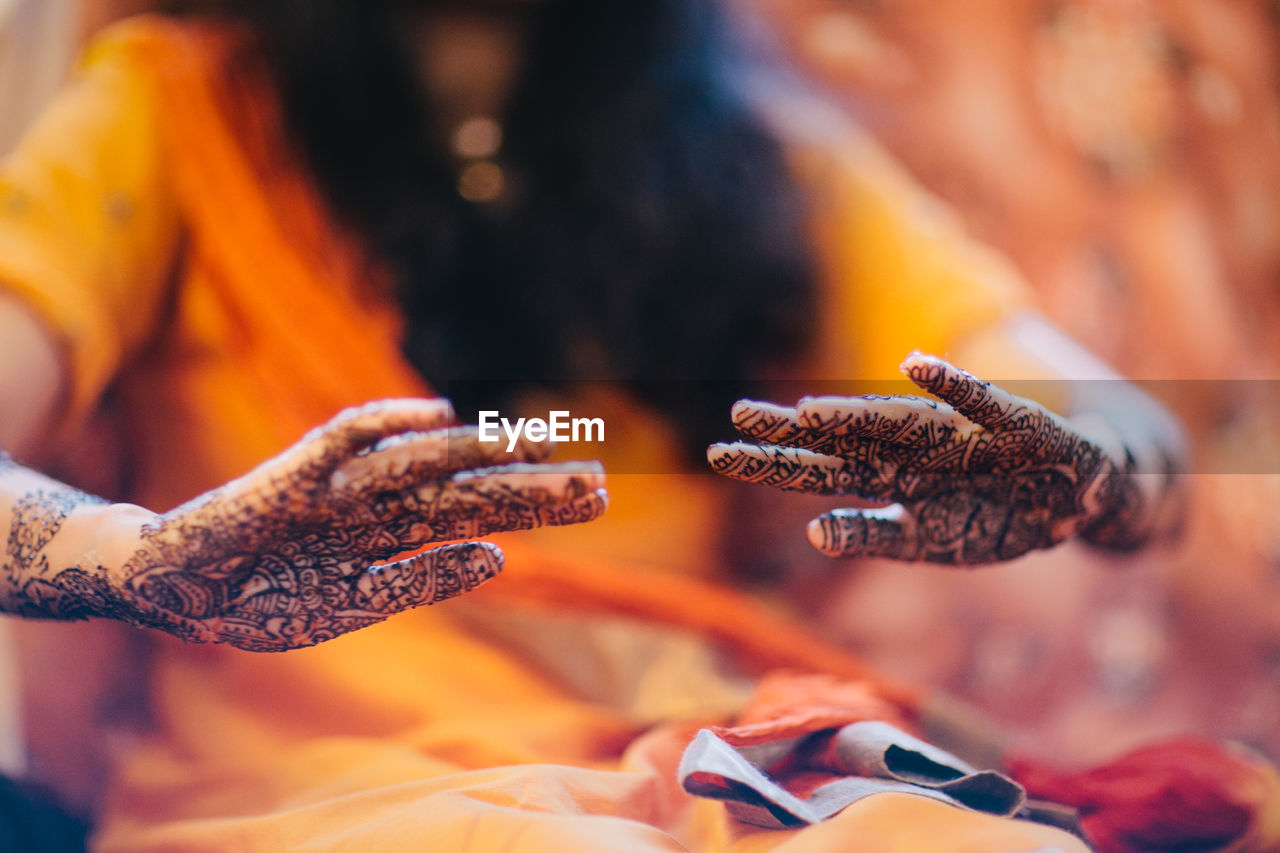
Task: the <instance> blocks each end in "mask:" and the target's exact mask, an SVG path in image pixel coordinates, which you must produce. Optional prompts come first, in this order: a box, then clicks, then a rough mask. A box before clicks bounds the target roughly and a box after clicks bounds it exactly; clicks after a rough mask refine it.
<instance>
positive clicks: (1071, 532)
mask: <svg viewBox="0 0 1280 853" xmlns="http://www.w3.org/2000/svg"><path fill="white" fill-rule="evenodd" d="M902 369H903V372H904V373H905V374H906V375H907V377H908V378H909V379H911V381H912V382H914V383H915V384H916V385H918V386H919V387H920V388H922V389H923V390H925V391H927V392H929V393H930V394H933V395H935V396H936V397H938V398H940V399H941V400H942V401H943V402H938V401H936V400H931V399H928V398H925V397H913V396H891V397H817V398H806V399H803V400H801V401H800V403H799V404H798V405H797V406H796V407H795V408H794V409H790V408H785V407H782V406H777V405H774V404H771V403H757V402H752V401H748V400H742V401H739V402H738V403H737V404H736V405H735V406H734V407H733V412H732V418H733V424H734V426H735V427H736V428H737V430H738V431H739V432H741V433H742V434H743V435H744V436H746V437H747V438H749V439H751V440H752V441H754V442H761V444H748V443H744V442H735V443H730V444H715V445H712V446H711V447H710V448H709V449H708V454H707V455H708V459H709V460H710V462H711V465H712V467H713V468H714V469H715V470H716V471H718V472H719V473H721V474H724V475H726V476H729V477H733V478H735V479H738V480H745V481H747V482H752V483H763V484H766V485H770V486H775V487H777V488H781V489H787V490H792V491H801V492H810V493H815V494H825V495H856V496H858V497H860V498H864V499H867V500H871V501H876V502H885V503H888V504H889V506H886V507H881V508H876V509H838V510H835V511H833V512H829V513H827V514H825V515H822V516H820V517H818V518H816V519H814V520H813V521H812V522H810V524H809V531H808V532H809V541H810V543H812V544H813V546H814V547H815V548H817V549H818V550H820V551H822V552H823V553H825V554H829V555H831V556H867V557H890V558H893V559H898V560H924V561H929V562H934V563H948V564H964V565H976V564H982V563H991V562H996V561H999V560H1009V559H1012V558H1014V557H1018V556H1020V555H1022V554H1025V553H1026V552H1028V551H1031V550H1033V549H1037V548H1049V547H1052V546H1053V545H1056V544H1058V543H1059V542H1062V541H1063V540H1065V539H1068V538H1070V537H1072V536H1075V535H1077V534H1084V535H1085V536H1089V534H1090V533H1091V532H1095V531H1096V532H1097V533H1098V539H1099V541H1104V540H1107V539H1111V540H1112V544H1119V543H1120V541H1121V540H1122V539H1123V538H1124V537H1125V536H1130V537H1131V538H1133V534H1134V531H1136V530H1137V529H1138V528H1140V527H1142V526H1143V525H1142V518H1143V517H1144V516H1145V515H1146V514H1147V512H1146V510H1147V507H1145V504H1146V503H1147V496H1146V495H1145V494H1144V489H1142V488H1139V484H1138V483H1137V482H1136V477H1135V476H1134V474H1133V461H1132V459H1131V458H1130V457H1129V455H1128V454H1127V453H1126V451H1125V449H1124V448H1123V447H1122V446H1119V445H1118V443H1116V442H1114V441H1113V442H1112V445H1113V446H1112V447H1109V448H1104V447H1103V445H1102V444H1101V443H1100V442H1099V441H1098V440H1094V439H1092V438H1091V437H1090V436H1088V435H1086V434H1085V433H1084V432H1082V430H1081V429H1080V427H1078V426H1077V425H1074V424H1072V423H1071V422H1070V421H1067V420H1065V419H1063V418H1061V417H1059V416H1058V415H1055V414H1053V413H1052V412H1050V411H1048V410H1046V409H1044V408H1043V407H1041V406H1040V405H1038V404H1036V403H1034V402H1031V401H1030V400H1025V399H1022V398H1020V397H1015V396H1013V395H1011V394H1009V393H1007V392H1005V391H1003V390H1002V389H1000V388H998V387H996V386H994V385H991V384H990V383H988V382H983V381H982V380H980V379H977V378H975V377H974V376H972V375H970V374H968V373H966V372H965V371H963V370H960V369H959V368H956V367H954V366H952V365H950V364H948V363H947V362H945V361H942V360H941V359H938V358H935V357H932V356H926V355H921V354H919V353H915V354H912V355H911V356H909V357H908V358H907V360H906V361H905V362H904V363H903V366H902ZM1118 531H1124V533H1123V535H1122V534H1121V533H1120V532H1118ZM1140 538H1141V536H1137V537H1136V538H1135V539H1134V541H1133V542H1130V543H1128V544H1136V541H1137V539H1140Z"/></svg>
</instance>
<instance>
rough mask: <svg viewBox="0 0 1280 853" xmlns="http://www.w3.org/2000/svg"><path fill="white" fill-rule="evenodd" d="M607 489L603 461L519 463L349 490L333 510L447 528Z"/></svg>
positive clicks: (354, 519) (364, 521)
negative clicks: (412, 483)
mask: <svg viewBox="0 0 1280 853" xmlns="http://www.w3.org/2000/svg"><path fill="white" fill-rule="evenodd" d="M603 488H604V471H603V469H602V468H601V467H600V464H599V463H598V462H564V463H560V464H555V465H552V464H546V463H542V464H530V463H516V464H513V465H501V466H497V467H492V468H479V469H469V470H466V471H459V472H457V473H455V474H453V475H451V476H450V477H448V478H447V479H444V480H433V481H428V482H426V483H422V484H418V485H415V486H412V487H410V488H407V489H401V490H391V491H384V490H379V489H373V490H371V491H366V492H354V491H349V490H344V491H343V492H342V493H341V494H339V495H335V498H334V502H333V509H334V513H335V515H336V516H337V517H338V518H340V519H342V520H343V521H345V522H347V523H350V524H358V525H369V524H375V525H376V524H385V523H389V522H391V521H394V520H395V519H396V518H398V517H401V516H411V517H414V518H417V519H422V520H424V521H426V522H428V523H430V524H435V525H438V526H441V527H443V526H444V525H446V524H448V523H451V522H453V521H454V520H459V519H467V518H483V517H486V516H490V515H494V514H497V513H500V512H507V513H520V512H524V511H531V510H534V509H536V508H538V507H541V506H554V505H557V504H563V503H569V502H572V501H574V500H576V499H578V498H582V497H587V496H589V495H592V494H594V493H595V492H598V491H600V490H602V489H603Z"/></svg>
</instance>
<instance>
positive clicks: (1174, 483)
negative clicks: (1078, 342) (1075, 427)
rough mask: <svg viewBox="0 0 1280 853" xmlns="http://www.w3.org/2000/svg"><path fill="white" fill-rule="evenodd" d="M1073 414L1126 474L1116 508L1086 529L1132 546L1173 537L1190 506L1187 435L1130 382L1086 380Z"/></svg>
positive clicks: (1098, 538)
mask: <svg viewBox="0 0 1280 853" xmlns="http://www.w3.org/2000/svg"><path fill="white" fill-rule="evenodd" d="M1069 413H1070V417H1071V419H1072V420H1073V421H1074V422H1076V423H1077V424H1079V425H1080V426H1081V427H1082V429H1083V430H1085V431H1086V432H1087V433H1089V434H1090V435H1092V436H1093V437H1094V438H1095V440H1096V441H1097V442H1098V443H1099V444H1100V445H1102V446H1103V447H1105V448H1107V450H1108V451H1109V453H1110V455H1111V456H1112V458H1113V460H1115V464H1116V465H1117V467H1118V469H1119V470H1120V472H1121V474H1122V476H1120V477H1117V478H1116V479H1115V484H1116V487H1115V493H1114V494H1112V495H1111V496H1110V499H1111V500H1112V501H1113V504H1114V509H1113V511H1112V512H1110V513H1108V514H1107V515H1106V516H1104V517H1103V518H1101V519H1099V520H1098V521H1097V522H1095V523H1094V524H1092V525H1090V526H1089V527H1087V528H1085V529H1084V530H1083V531H1081V534H1080V536H1081V538H1082V539H1083V540H1084V541H1086V542H1088V543H1090V544H1092V545H1097V546H1099V547H1103V548H1108V549H1113V550H1130V549H1133V548H1138V547H1141V546H1143V545H1146V544H1149V543H1151V542H1154V541H1159V540H1162V539H1168V538H1171V537H1172V536H1173V535H1175V534H1176V532H1177V531H1178V530H1179V529H1180V528H1181V523H1182V520H1183V514H1184V511H1185V484H1184V477H1183V474H1184V472H1185V471H1186V466H1187V448H1186V439H1185V436H1184V434H1183V432H1182V428H1181V426H1180V425H1179V424H1178V422H1177V421H1176V420H1175V419H1174V418H1173V416H1172V415H1171V414H1170V413H1169V412H1168V410H1166V409H1165V408H1164V407H1163V406H1162V405H1161V404H1160V403H1158V402H1157V401H1156V400H1154V399H1152V398H1151V397H1149V396H1148V395H1147V394H1146V393H1144V392H1143V391H1142V390H1141V389H1140V388H1138V387H1137V386H1135V385H1132V384H1130V383H1127V382H1120V381H1114V382H1085V383H1081V385H1080V387H1079V389H1078V391H1077V394H1076V395H1075V398H1074V400H1073V402H1072V405H1071V407H1070V410H1069Z"/></svg>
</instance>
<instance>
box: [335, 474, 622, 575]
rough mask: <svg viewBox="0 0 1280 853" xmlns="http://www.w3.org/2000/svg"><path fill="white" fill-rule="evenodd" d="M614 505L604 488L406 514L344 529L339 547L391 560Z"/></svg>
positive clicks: (359, 557) (351, 554) (346, 553)
mask: <svg viewBox="0 0 1280 853" xmlns="http://www.w3.org/2000/svg"><path fill="white" fill-rule="evenodd" d="M608 506H609V498H608V494H607V493H606V492H605V490H604V489H601V490H599V491H597V492H592V493H591V494H589V495H584V496H582V497H580V498H575V499H573V500H571V501H567V502H564V503H556V504H545V505H540V506H532V507H521V508H515V507H510V506H494V507H491V508H490V510H489V511H488V512H485V513H482V514H472V515H448V516H443V517H437V518H424V517H421V516H414V515H405V516H401V517H400V518H397V519H394V520H392V521H389V522H385V523H381V524H371V525H366V526H363V527H357V528H352V529H347V530H343V531H342V532H341V533H340V534H337V535H335V537H334V539H335V541H338V542H340V546H339V548H338V549H336V553H339V554H340V555H341V556H342V558H343V559H344V560H346V561H348V562H352V563H367V562H372V561H375V560H385V559H387V558H388V557H392V556H395V555H396V554H403V553H404V552H406V551H412V550H413V549H414V548H420V547H422V546H423V545H427V544H429V543H431V542H442V541H445V540H449V539H476V538H479V537H481V536H490V535H492V534H494V533H506V532H510V531H514V530H530V529H532V528H535V527H560V526H564V525H569V524H581V523H583V522H587V521H592V520H594V519H596V518H599V517H600V516H601V515H602V514H603V513H604V511H605V510H606V509H607V508H608Z"/></svg>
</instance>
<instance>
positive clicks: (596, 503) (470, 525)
mask: <svg viewBox="0 0 1280 853" xmlns="http://www.w3.org/2000/svg"><path fill="white" fill-rule="evenodd" d="M608 508H609V494H608V492H606V491H605V490H604V489H599V490H597V491H595V492H592V493H591V494H589V495H583V496H582V497H580V498H574V499H573V500H571V501H566V502H564V503H553V504H543V505H540V506H533V507H511V506H499V507H495V508H494V509H493V511H491V512H488V513H486V514H484V515H482V516H478V517H471V518H455V519H452V520H451V521H450V522H449V523H448V527H447V528H446V530H445V534H446V535H444V536H438V537H436V538H437V539H445V538H447V539H476V538H478V537H481V536H491V535H493V534H494V533H510V532H512V531H515V530H532V529H534V528H536V527H565V526H568V525H570V524H583V523H585V522H588V521H594V520H595V519H597V518H599V517H600V516H601V515H603V514H604V511H605V510H606V509H608Z"/></svg>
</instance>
